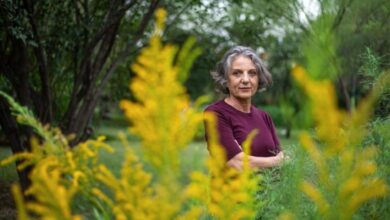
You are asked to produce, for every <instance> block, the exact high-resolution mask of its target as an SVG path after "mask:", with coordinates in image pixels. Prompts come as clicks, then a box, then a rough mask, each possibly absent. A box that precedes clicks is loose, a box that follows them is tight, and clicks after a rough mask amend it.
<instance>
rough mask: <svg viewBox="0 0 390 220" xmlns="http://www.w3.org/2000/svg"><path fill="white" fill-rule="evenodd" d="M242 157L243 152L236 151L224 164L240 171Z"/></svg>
mask: <svg viewBox="0 0 390 220" xmlns="http://www.w3.org/2000/svg"><path fill="white" fill-rule="evenodd" d="M243 158H244V153H243V152H241V153H238V154H236V156H234V157H233V158H232V159H230V160H229V161H228V162H227V163H226V164H227V165H228V166H229V167H231V168H234V169H236V170H238V171H241V170H242V161H243Z"/></svg>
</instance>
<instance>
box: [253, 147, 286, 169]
mask: <svg viewBox="0 0 390 220" xmlns="http://www.w3.org/2000/svg"><path fill="white" fill-rule="evenodd" d="M283 158H284V155H283V152H282V151H281V152H279V153H278V154H277V155H276V156H273V157H255V156H250V157H249V163H250V166H251V167H252V168H255V169H256V168H267V167H275V166H279V165H280V164H281V163H282V161H283Z"/></svg>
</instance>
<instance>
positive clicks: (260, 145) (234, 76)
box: [205, 46, 284, 170]
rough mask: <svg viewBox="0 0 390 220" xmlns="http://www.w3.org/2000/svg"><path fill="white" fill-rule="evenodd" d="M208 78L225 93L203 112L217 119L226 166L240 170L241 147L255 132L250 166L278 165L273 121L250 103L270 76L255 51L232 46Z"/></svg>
mask: <svg viewBox="0 0 390 220" xmlns="http://www.w3.org/2000/svg"><path fill="white" fill-rule="evenodd" d="M211 75H212V77H213V79H214V80H215V82H216V84H217V86H218V89H219V90H220V91H221V92H223V93H225V94H227V95H226V97H225V98H224V99H222V100H220V101H217V102H215V103H213V104H211V105H210V106H208V107H207V108H206V110H205V111H206V112H212V113H214V114H215V115H216V117H217V130H218V133H219V141H220V143H221V145H222V146H223V147H224V148H225V151H226V155H227V165H228V166H230V167H233V168H235V169H238V170H241V169H242V160H243V156H244V153H243V151H242V148H241V145H242V143H243V142H244V141H245V139H246V137H247V135H248V134H249V133H250V132H251V131H252V130H254V129H257V130H258V133H257V135H256V136H255V137H254V139H253V141H252V145H251V151H250V152H251V155H250V156H249V164H250V166H251V167H252V168H254V169H256V168H265V167H273V166H277V165H279V164H280V163H281V162H282V160H283V157H284V156H283V152H282V150H281V148H280V143H279V140H278V137H277V135H276V131H275V127H274V124H273V122H272V119H271V117H270V116H269V115H268V114H267V113H265V112H264V111H262V110H260V109H258V108H256V107H255V106H254V105H252V103H251V101H252V96H253V95H254V94H255V93H256V92H257V91H259V90H262V89H265V88H266V87H267V86H268V85H270V84H271V83H272V77H271V74H270V73H269V72H268V71H267V69H266V68H265V67H264V64H263V63H262V61H261V60H260V58H259V57H258V56H257V55H256V53H255V51H254V50H252V49H251V48H248V47H243V46H236V47H233V48H232V49H230V50H229V51H227V52H226V53H225V55H224V57H223V59H222V60H221V61H220V62H219V63H218V65H217V70H216V71H215V72H212V73H211ZM206 140H207V126H206Z"/></svg>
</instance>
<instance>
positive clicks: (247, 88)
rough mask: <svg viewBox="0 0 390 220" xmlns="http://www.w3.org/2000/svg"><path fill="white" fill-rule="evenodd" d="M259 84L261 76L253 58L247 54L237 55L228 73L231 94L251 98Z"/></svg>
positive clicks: (235, 96)
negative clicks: (246, 55)
mask: <svg viewBox="0 0 390 220" xmlns="http://www.w3.org/2000/svg"><path fill="white" fill-rule="evenodd" d="M258 85H259V76H258V74H257V71H256V66H255V64H254V63H253V62H252V60H251V59H250V58H248V57H245V56H238V57H236V58H235V59H234V60H233V62H232V66H231V69H230V70H229V73H228V80H227V87H228V89H229V96H231V97H233V98H236V99H239V100H245V99H249V100H250V99H251V97H252V96H253V95H254V94H255V93H256V91H257V87H258Z"/></svg>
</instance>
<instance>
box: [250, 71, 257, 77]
mask: <svg viewBox="0 0 390 220" xmlns="http://www.w3.org/2000/svg"><path fill="white" fill-rule="evenodd" d="M249 75H251V76H256V75H257V73H256V72H255V71H250V72H249Z"/></svg>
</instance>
